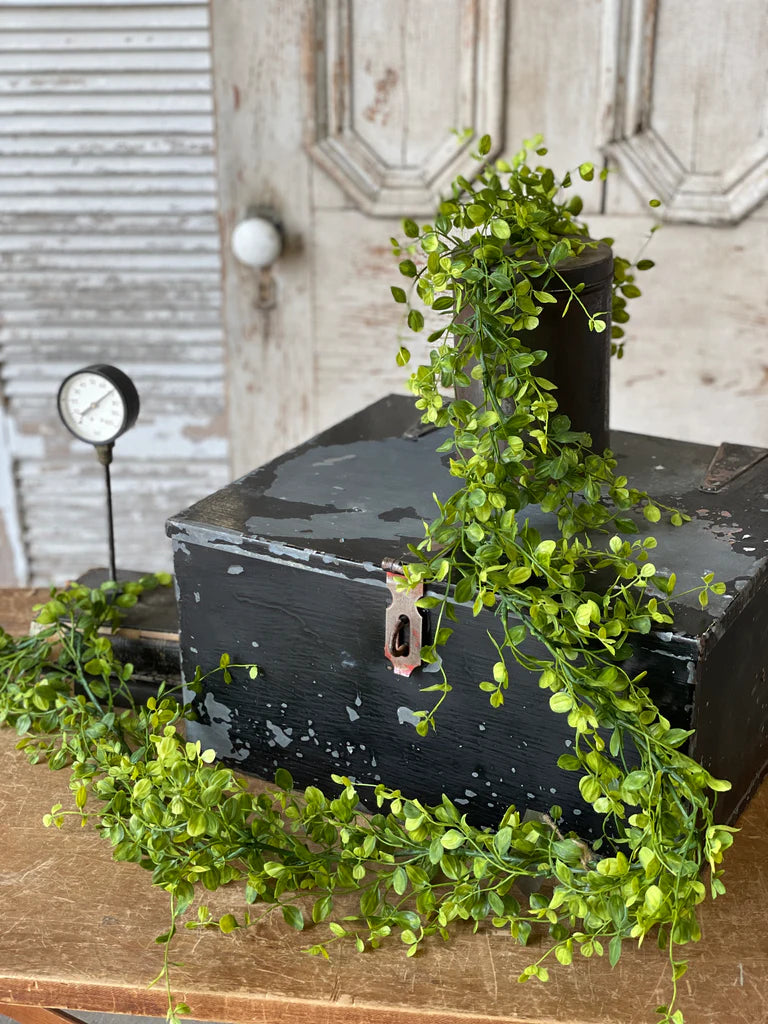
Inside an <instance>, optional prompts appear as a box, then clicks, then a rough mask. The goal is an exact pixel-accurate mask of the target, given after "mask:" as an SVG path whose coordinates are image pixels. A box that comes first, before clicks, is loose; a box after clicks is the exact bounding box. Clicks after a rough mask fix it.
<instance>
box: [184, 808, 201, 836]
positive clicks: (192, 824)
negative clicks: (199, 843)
mask: <svg viewBox="0 0 768 1024" xmlns="http://www.w3.org/2000/svg"><path fill="white" fill-rule="evenodd" d="M187 832H189V834H190V835H191V836H193V837H194V836H201V835H202V834H203V833H204V832H205V814H203V812H202V811H197V812H196V813H195V814H193V815H191V817H190V819H189V821H188V822H187Z"/></svg>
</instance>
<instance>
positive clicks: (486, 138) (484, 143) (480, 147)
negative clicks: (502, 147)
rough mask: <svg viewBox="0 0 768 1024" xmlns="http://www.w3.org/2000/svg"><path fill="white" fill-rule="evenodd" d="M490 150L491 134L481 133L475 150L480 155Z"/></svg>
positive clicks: (484, 154)
mask: <svg viewBox="0 0 768 1024" xmlns="http://www.w3.org/2000/svg"><path fill="white" fill-rule="evenodd" d="M490 151H491V136H490V135H483V136H482V138H481V139H480V141H479V142H478V144H477V152H478V153H479V154H480V156H486V154H488V153H490Z"/></svg>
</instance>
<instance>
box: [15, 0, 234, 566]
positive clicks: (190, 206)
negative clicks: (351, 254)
mask: <svg viewBox="0 0 768 1024" xmlns="http://www.w3.org/2000/svg"><path fill="white" fill-rule="evenodd" d="M211 95H212V90H211V79H210V38H209V27H208V7H207V3H206V2H204V0H195V2H190V0H164V2H158V0H130V2H128V0H107V2H105V0H80V3H72V2H71V0H27V2H24V3H21V2H19V3H17V2H12V0H11V2H9V0H3V3H2V4H0V149H1V150H2V154H3V159H2V161H1V162H0V317H1V318H2V319H1V320H0V358H1V361H2V388H3V398H4V401H5V410H6V416H5V428H4V435H5V444H4V451H3V458H2V459H0V471H2V470H3V466H5V470H4V476H5V478H6V480H8V479H12V480H13V481H14V482H15V486H16V491H17V493H16V501H15V503H14V502H13V501H4V502H3V509H4V510H5V513H6V516H8V515H9V514H10V512H9V509H12V508H13V506H14V504H15V506H16V507H17V508H18V514H19V519H20V527H21V529H20V535H21V537H22V541H23V551H20V552H19V551H17V552H16V561H15V564H16V567H17V574H18V572H19V566H23V564H24V561H25V560H26V562H27V563H28V565H29V575H30V578H31V580H32V581H33V582H47V581H48V580H50V579H57V580H61V579H64V578H68V577H71V576H73V575H76V574H77V573H79V572H81V571H82V570H84V569H86V568H88V567H89V566H91V565H96V564H100V565H103V564H104V562H105V540H104V536H105V534H104V522H103V518H104V516H103V482H102V480H103V478H102V469H101V467H100V466H99V465H98V463H97V461H96V459H95V457H94V456H93V454H92V453H91V452H90V451H89V450H88V449H87V447H85V446H83V445H79V444H78V443H77V442H76V441H75V440H74V439H73V438H70V436H69V435H68V434H67V432H66V431H65V430H64V428H63V427H62V426H61V425H60V423H59V421H58V417H57V415H56V410H55V396H56V391H57V388H58V384H59V382H60V381H61V379H62V377H64V376H65V375H66V374H67V373H69V372H70V371H71V370H73V369H75V368H77V367H78V366H83V365H86V364H88V363H89V362H95V361H100V362H112V363H115V364H116V365H118V366H121V367H122V368H123V369H125V370H126V372H128V373H129V374H131V376H132V377H133V378H134V380H135V381H136V384H137V387H138V389H139V393H140V395H141V400H142V412H141V417H140V419H139V423H138V424H137V426H136V427H135V428H134V430H133V431H131V432H130V433H129V434H128V435H126V436H125V437H124V438H122V439H120V441H118V443H117V446H116V451H115V462H114V465H113V473H112V476H113V491H114V495H115V504H116V530H117V550H118V563H119V564H122V565H124V566H131V567H138V568H160V567H163V568H166V567H168V565H169V564H170V554H169V551H168V545H167V541H166V539H165V536H164V520H165V517H166V516H167V515H169V514H170V513H172V512H175V511H177V510H178V509H179V508H181V507H183V506H184V505H187V504H189V503H190V502H191V501H194V500H196V499H197V498H199V497H201V496H203V495H204V494H206V493H208V492H210V491H211V490H212V489H214V488H216V487H218V486H220V485H221V484H222V483H223V482H225V480H226V477H227V461H228V459H227V456H228V445H227V439H226V426H225V419H226V417H225V408H224V401H225V399H224V382H223V370H222V336H221V326H220V313H219V307H220V288H221V286H220V254H219V238H218V225H217V221H216V183H215V165H214V140H213V119H212V100H211ZM8 532H9V531H7V530H6V533H8ZM10 533H11V535H12V533H13V531H10ZM7 562H8V560H6V564H7ZM0 564H2V560H0Z"/></svg>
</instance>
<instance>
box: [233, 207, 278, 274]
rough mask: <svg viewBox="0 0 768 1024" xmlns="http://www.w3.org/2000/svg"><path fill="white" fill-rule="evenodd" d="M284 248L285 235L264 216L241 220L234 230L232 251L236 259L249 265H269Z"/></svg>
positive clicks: (255, 266) (257, 266)
mask: <svg viewBox="0 0 768 1024" xmlns="http://www.w3.org/2000/svg"><path fill="white" fill-rule="evenodd" d="M282 249H283V236H282V235H281V234H280V231H279V229H278V228H277V227H276V226H275V225H274V224H273V223H272V221H271V220H267V219H266V218H264V217H249V218H247V219H246V220H241V221H240V223H239V224H238V225H237V227H236V228H235V230H234V231H233V232H232V252H233V253H234V255H235V259H237V260H239V261H240V262H241V263H245V265H246V266H248V267H254V268H256V269H258V268H259V267H269V266H271V265H272V264H273V263H274V262H275V260H276V259H277V258H278V256H279V255H280V253H281V252H282Z"/></svg>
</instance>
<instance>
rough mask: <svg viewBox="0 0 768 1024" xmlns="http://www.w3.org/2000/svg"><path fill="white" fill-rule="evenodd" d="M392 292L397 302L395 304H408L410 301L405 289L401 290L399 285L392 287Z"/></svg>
mask: <svg viewBox="0 0 768 1024" xmlns="http://www.w3.org/2000/svg"><path fill="white" fill-rule="evenodd" d="M390 291H391V292H392V298H393V299H394V300H395V302H407V301H408V297H407V295H406V294H405V289H404V288H399V287H398V286H397V285H394V284H393V285H392V286H391V287H390Z"/></svg>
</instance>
